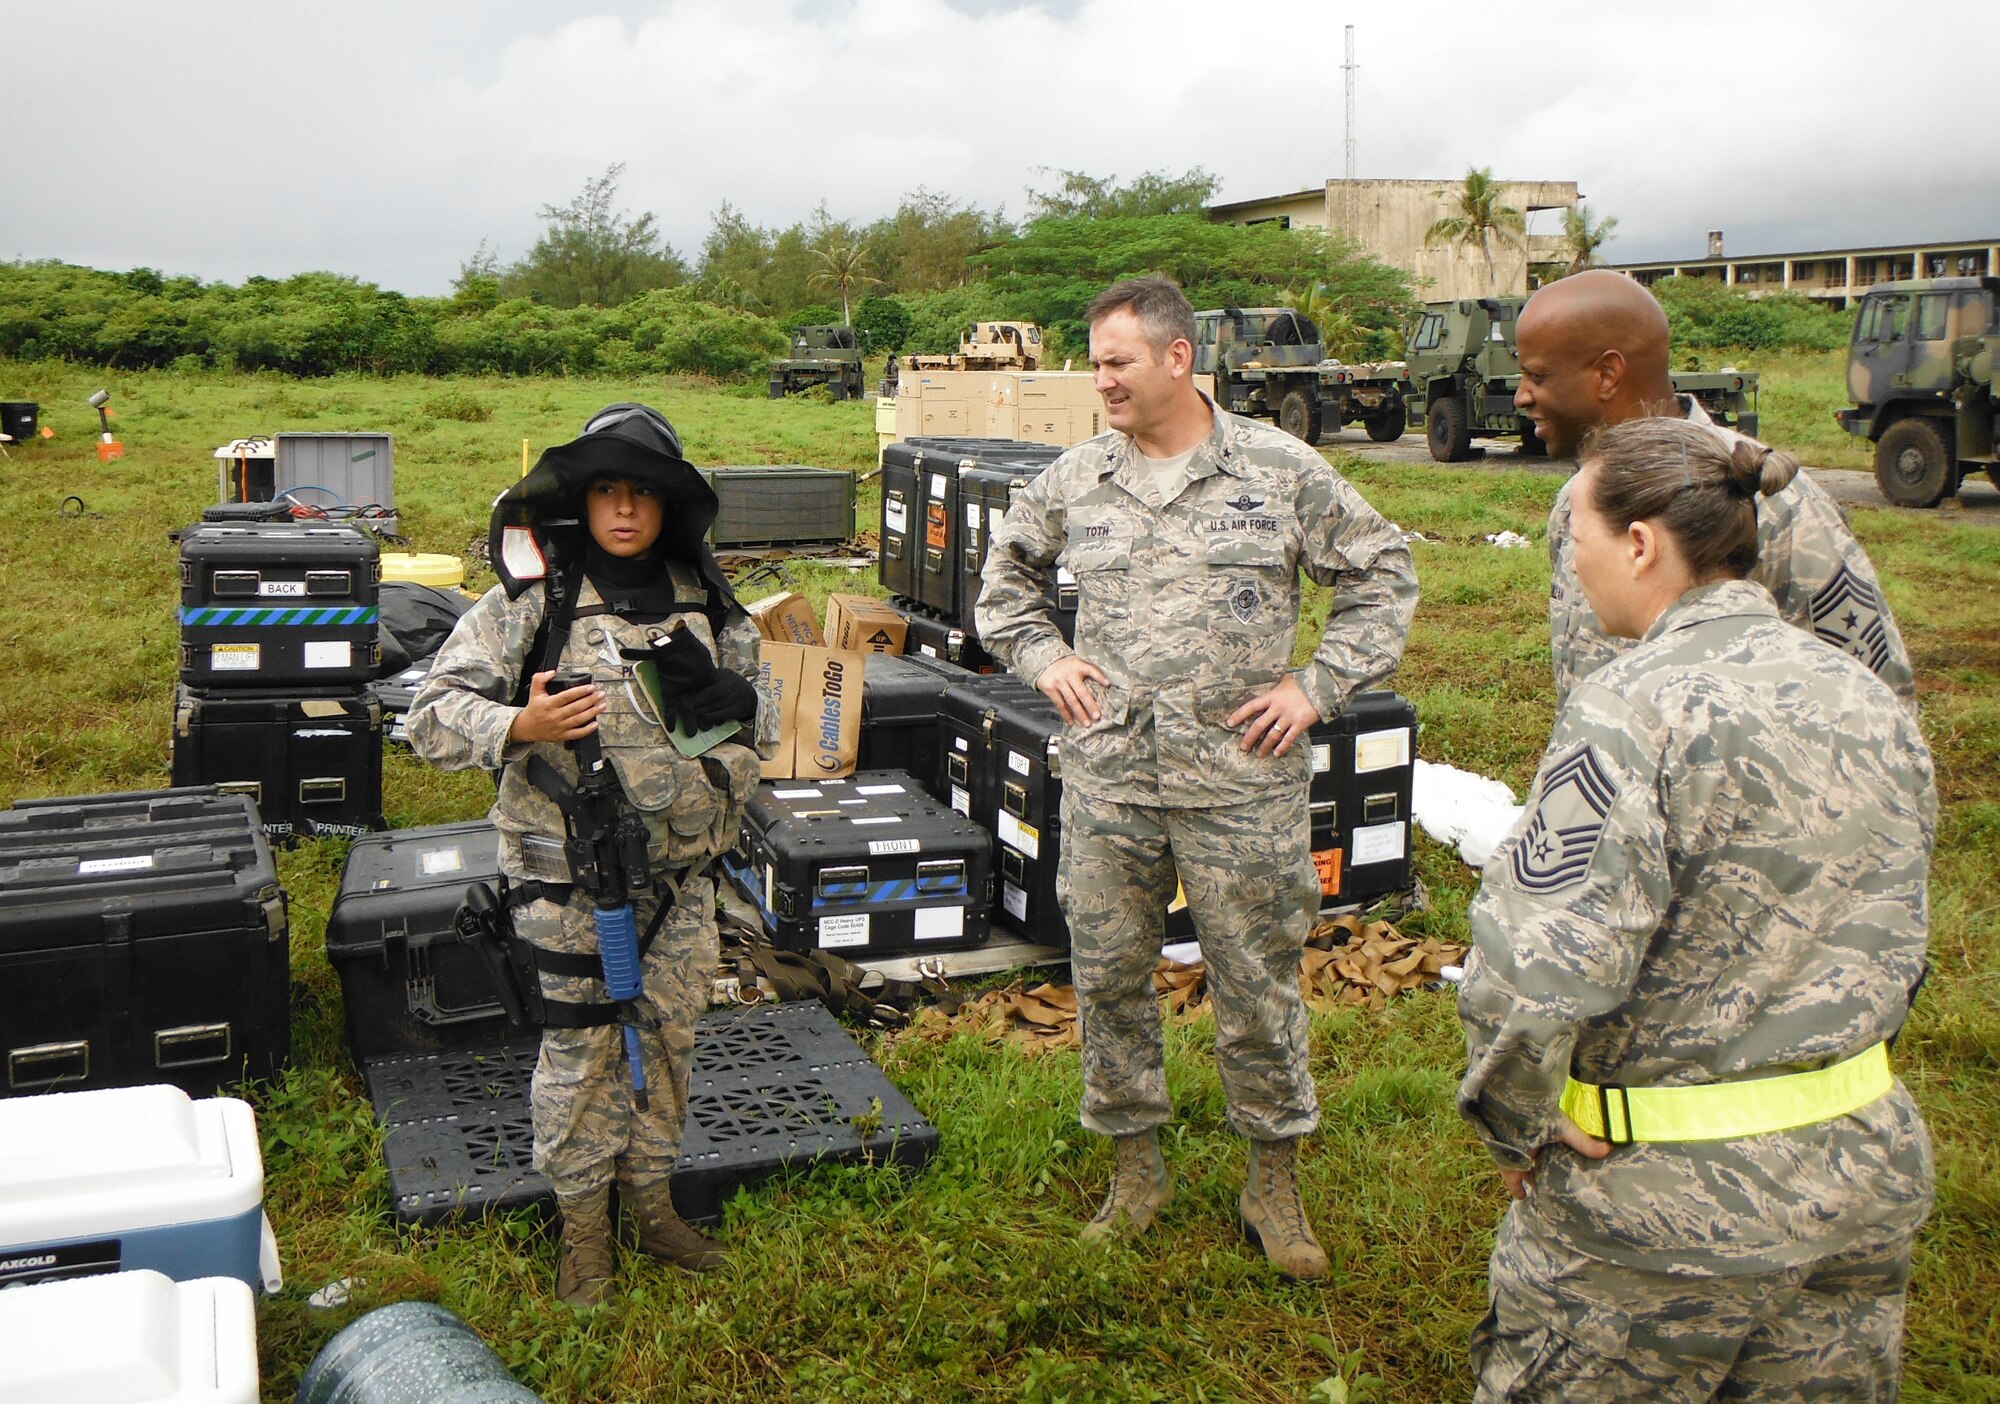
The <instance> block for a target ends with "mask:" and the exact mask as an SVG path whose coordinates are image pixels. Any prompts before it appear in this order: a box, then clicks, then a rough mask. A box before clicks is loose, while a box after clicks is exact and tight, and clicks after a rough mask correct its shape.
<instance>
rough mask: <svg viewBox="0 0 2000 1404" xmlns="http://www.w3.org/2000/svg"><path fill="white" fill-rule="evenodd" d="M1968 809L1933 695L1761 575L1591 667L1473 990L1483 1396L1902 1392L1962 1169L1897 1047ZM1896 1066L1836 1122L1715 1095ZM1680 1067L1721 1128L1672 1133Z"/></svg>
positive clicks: (1494, 898)
mask: <svg viewBox="0 0 2000 1404" xmlns="http://www.w3.org/2000/svg"><path fill="white" fill-rule="evenodd" d="M1765 500H1769V499H1765ZM1936 822H1937V796H1936V791H1935V788H1934V785H1933V777H1932V770H1931V761H1930V755H1929V752H1928V751H1927V750H1926V748H1925V745H1924V742H1923V738H1922V737H1921V735H1920V734H1919V733H1918V730H1917V727H1916V723H1915V721H1914V720H1913V719H1912V718H1911V716H1910V714H1909V712H1908V711H1907V710H1906V709H1905V708H1904V707H1902V706H1901V705H1899V703H1898V700H1897V699H1896V698H1895V697H1894V696H1893V694H1891V692H1890V691H1889V689H1888V688H1887V687H1886V686H1885V685H1883V684H1882V682H1881V681H1880V680H1879V679H1877V678H1876V677H1874V676H1873V675H1872V674H1870V673H1869V672H1868V671H1867V670H1866V669H1865V668H1863V667H1862V666H1861V665H1860V664H1859V663H1858V662H1857V661H1855V660H1854V659H1852V658H1850V657H1849V656H1847V655H1846V654H1844V653H1842V652H1839V651H1836V650H1835V649H1834V648H1832V647H1830V646H1828V645H1827V644H1824V643H1822V642H1819V641H1817V640H1815V639H1813V638H1811V637H1809V636H1808V635H1807V634H1805V633H1804V632H1803V631H1801V630H1799V629H1796V628H1793V627H1790V626H1789V625H1788V624H1786V623H1785V622H1783V621H1782V620H1781V619H1780V616H1779V613H1778V610H1777V609H1776V607H1775V605H1774V604H1773V602H1772V600H1771V597H1770V595H1769V594H1768V592H1766V591H1765V590H1764V589H1763V588H1762V587H1761V586H1759V585H1756V584H1754V583H1751V582H1748V581H1743V580H1724V581H1719V582H1716V583H1711V584H1707V585H1702V586H1697V587H1696V588H1694V589H1692V590H1689V591H1688V592H1687V593H1685V594H1683V595H1682V596H1681V597H1680V598H1679V601H1678V602H1677V603H1675V604H1672V605H1670V606H1668V607H1667V608H1666V611H1665V612H1664V613H1663V614H1661V615H1660V616H1659V617H1658V618H1657V620H1656V621H1655V622H1654V623H1653V624H1652V626H1651V627H1650V628H1649V629H1647V630H1646V631H1645V637H1644V639H1643V640H1642V641H1640V642H1638V643H1636V644H1635V645H1634V646H1632V647H1631V648H1629V649H1628V650H1626V651H1624V652H1622V653H1621V654H1620V655H1619V656H1618V657H1617V658H1616V659H1614V660H1613V661H1611V662H1609V663H1607V664H1605V665H1604V666H1603V667H1602V668H1600V669H1598V670H1597V671H1596V672H1594V673H1592V674H1591V675H1590V676H1589V677H1588V678H1585V679H1584V680H1582V681H1581V682H1580V683H1578V685H1577V687H1576V689H1575V691H1574V692H1573V693H1572V694H1571V696H1570V699H1569V702H1568V704H1567V705H1566V706H1565V708H1564V709H1563V712H1562V715H1561V716H1560V717H1559V718H1558V720H1557V723H1556V728H1555V733H1554V735H1553V736H1552V737H1551V738H1550V741H1549V746H1548V750H1547V752H1546V753H1545V755H1544V759H1543V762H1542V766H1541V771H1540V774H1539V775H1538V776H1537V778H1536V782H1535V786H1534V790H1533V792H1532V794H1531V796H1530V798H1529V802H1528V805H1527V807H1526V810H1525V811H1524V813H1523V815H1522V818H1521V820H1520V821H1519V822H1517V824H1516V825H1515V827H1514V829H1513V831H1512V832H1511V833H1510V834H1509V835H1508V837H1507V839H1506V840H1505V841H1504V842H1503V843H1502V845H1501V846H1500V847H1499V848H1498V849H1497V850H1496V851H1495V853H1494V855H1493V857H1492V859H1491V860H1490V861H1489V862H1488V863H1487V865H1486V870H1485V874H1484V878H1483V883H1482V886H1481V888H1480V893H1479V896H1478V898H1477V899H1476V900H1475V902H1474V903H1473V906H1472V909H1471V925H1472V934H1473V940H1474V950H1473V952H1472V954H1471V955H1470V957H1469V958H1468V960H1467V962H1466V968H1465V980H1464V984H1463V987H1462V989H1461V993H1460V998H1459V1013H1460V1017H1461V1018H1462V1019H1463V1021H1464V1023H1465V1027H1466V1034H1467V1046H1468V1063H1469V1067H1468V1071H1467V1073H1466V1075H1465V1079H1464V1081H1463V1083H1462V1084H1461V1086H1460V1088H1459V1094H1458V1102H1459V1110H1460V1111H1461V1113H1462V1114H1463V1115H1464V1116H1465V1118H1466V1120H1467V1121H1468V1122H1470V1123H1471V1125H1472V1127H1473V1128H1474V1130H1475V1131H1476V1132H1477V1133H1478V1134H1479V1136H1480V1138H1481V1140H1482V1141H1483V1142H1484V1143H1485V1145H1486V1146H1487V1148H1488V1149H1489V1150H1490V1151H1491V1152H1492V1154H1493V1157H1494V1159H1495V1160H1496V1161H1497V1162H1498V1164H1499V1166H1500V1168H1501V1170H1502V1173H1503V1174H1504V1175H1505V1176H1506V1177H1507V1179H1508V1182H1509V1185H1510V1187H1511V1188H1513V1189H1514V1191H1515V1194H1516V1196H1517V1197H1516V1200H1515V1202H1514V1203H1513V1204H1512V1206H1511V1208H1510V1209H1509V1211H1508V1214H1507V1217H1506V1218H1505V1220H1504V1221H1503V1222H1502V1224H1501V1227H1500V1232H1499V1236H1498V1241H1497V1242H1496V1244H1495V1247H1494V1251H1493V1259H1492V1283H1491V1300H1492V1309H1491V1310H1490V1311H1489V1312H1488V1314H1487V1316H1486V1318H1485V1319H1484V1320H1483V1321H1482V1322H1481V1323H1480V1325H1479V1326H1478V1328H1477V1329H1476V1330H1475V1332H1474V1335H1473V1363H1474V1366H1475V1369H1477V1370H1478V1371H1479V1373H1480V1390H1479V1394H1478V1399H1479V1401H1481V1402H1482V1404H1498V1401H1503V1400H1506V1401H1559V1400H1561V1401H1585V1402H1586V1404H1596V1401H1610V1400H1646V1401H1658V1404H1671V1402H1672V1401H1680V1400H1708V1399H1711V1398H1715V1397H1726V1398H1730V1399H1771V1400H1779V1399H1784V1400H1791V1399H1799V1398H1815V1399H1820V1398H1823V1399H1839V1400H1863V1399H1867V1400H1888V1399H1892V1398H1894V1396H1895V1389H1896V1379H1897V1369H1898V1353H1899V1350H1900V1344H1901V1333H1902V1321H1903V1295H1904V1288H1905V1286H1906V1284H1907V1282H1908V1279H1909V1273H1910V1251H1911V1243H1912V1240H1913V1238H1914V1235H1915V1233H1916V1230H1917V1228H1918V1226H1919V1225H1920V1224H1921V1223H1922V1222H1923V1220H1924V1218H1925V1216H1926V1214H1927V1213H1928V1212H1929V1209H1930V1205H1931V1199H1932V1164H1931V1152H1930V1144H1929V1138H1928V1135H1927V1133H1926V1131H1925V1127H1924V1123H1923V1118H1922V1116H1921V1115H1920V1114H1919V1112H1918V1110H1917V1107H1916V1104H1915V1102H1914V1101H1913V1100H1912V1099H1911V1097H1910V1095H1909V1093H1908V1092H1907V1091H1906V1090H1905V1089H1904V1088H1903V1086H1902V1084H1901V1083H1900V1082H1897V1081H1895V1080H1894V1079H1893V1078H1892V1077H1891V1076H1890V1075H1889V1073H1888V1071H1887V1063H1886V1060H1885V1059H1884V1055H1883V1053H1882V1048H1881V1046H1882V1045H1883V1044H1884V1042H1885V1041H1886V1040H1888V1039H1889V1038H1891V1037H1893V1036H1894V1035H1895V1033H1896V1032H1897V1030H1898V1029H1899V1028H1900V1027H1901V1026H1902V1023H1903V1020H1904V1018H1905V1016H1906V1015H1907V1013H1908V1011H1909V1005H1910V1000H1911V998H1912V995H1913V993H1914V990H1915V989H1916V987H1917V985H1918V984H1919V983H1920V981H1921V978H1922V974H1923V971H1924V969H1925V957H1924V948H1925V942H1926V937H1927V931H1928V908H1927V899H1926V888H1925V884H1926V879H1927V875H1928V871H1929V859H1930V852H1931V844H1932V839H1933V837H1934V834H1935V830H1936ZM1871 1058H1875V1059H1884V1060H1883V1061H1881V1062H1880V1063H1879V1067H1878V1068H1877V1070H1876V1071H1877V1075H1876V1076H1875V1077H1874V1079H1873V1081H1872V1082H1870V1081H1867V1080H1860V1079H1858V1078H1857V1086H1859V1088H1860V1090H1859V1093H1858V1095H1849V1097H1848V1099H1847V1100H1846V1101H1844V1102H1836V1103H1835V1104H1834V1105H1836V1106H1844V1107H1846V1108H1847V1110H1845V1111H1837V1112H1827V1111H1826V1108H1825V1107H1823V1106H1822V1107H1819V1108H1817V1109H1816V1111H1815V1112H1809V1113H1807V1114H1808V1115H1809V1116H1810V1115H1814V1114H1822V1115H1821V1119H1818V1120H1813V1121H1810V1123H1809V1124H1799V1121H1798V1119H1797V1116H1796V1114H1794V1116H1793V1117H1792V1118H1791V1119H1789V1120H1787V1119H1785V1118H1783V1117H1779V1118H1775V1119H1773V1122H1772V1124H1777V1125H1781V1126H1784V1127H1786V1128H1787V1129H1777V1130H1762V1129H1746V1128H1748V1127H1749V1126H1750V1123H1751V1120H1753V1119H1754V1118H1753V1117H1749V1116H1746V1114H1745V1113H1744V1112H1743V1110H1742V1107H1741V1106H1740V1105H1735V1104H1731V1105H1728V1106H1726V1107H1724V1108H1718V1107H1717V1105H1716V1102H1715V1100H1714V1099H1713V1098H1710V1099H1708V1100H1707V1101H1703V1100H1701V1098H1702V1094H1703V1093H1706V1092H1708V1091H1710V1090H1712V1089H1711V1088H1709V1087H1707V1086H1705V1085H1706V1084H1722V1083H1730V1084H1737V1086H1736V1087H1735V1088H1733V1089H1729V1090H1731V1091H1734V1092H1737V1093H1741V1092H1745V1091H1748V1092H1749V1093H1751V1095H1752V1096H1753V1097H1757V1098H1759V1099H1760V1100H1758V1101H1757V1102H1756V1115H1757V1116H1766V1117H1768V1116H1769V1111H1770V1108H1771V1107H1773V1106H1777V1105H1783V1103H1782V1102H1781V1100H1779V1099H1780V1098H1782V1095H1783V1094H1782V1093H1777V1094H1774V1093H1772V1092H1770V1091H1767V1090H1763V1089H1757V1088H1755V1087H1753V1086H1751V1084H1752V1083H1753V1082H1754V1081H1756V1080H1762V1079H1774V1078H1779V1077H1783V1076H1785V1075H1788V1074H1795V1073H1800V1072H1807V1071H1810V1070H1814V1069H1820V1068H1826V1067H1831V1066H1834V1065H1842V1064H1845V1065H1846V1068H1845V1070H1844V1071H1845V1072H1854V1071H1855V1070H1857V1069H1860V1068H1862V1067H1864V1066H1867V1065H1868V1064H1869V1060H1870V1059H1871ZM1849 1060H1853V1061H1852V1062H1851V1063H1850V1062H1849ZM1842 1075H1843V1074H1835V1076H1842ZM1572 1077H1574V1078H1575V1079H1576V1084H1572V1083H1571V1082H1570V1078H1572ZM1600 1088H1603V1089H1611V1090H1609V1091H1606V1092H1604V1093H1603V1094H1602V1096H1601V1097H1599V1096H1598V1095H1597V1093H1596V1091H1595V1089H1600ZM1625 1088H1631V1089H1635V1091H1634V1092H1633V1093H1632V1101H1631V1102H1627V1101H1626V1100H1625V1099H1624V1095H1623V1094H1622V1092H1621V1091H1620V1090H1618V1089H1625ZM1661 1088H1664V1089H1669V1090H1670V1091H1671V1090H1684V1091H1688V1092H1692V1093H1694V1094H1695V1096H1694V1098H1693V1107H1692V1115H1693V1118H1694V1122H1693V1124H1692V1125H1690V1126H1684V1127H1679V1128H1676V1129H1675V1130H1673V1131H1671V1132H1667V1133H1666V1134H1662V1133H1661V1132H1660V1131H1659V1130H1658V1129H1656V1128H1657V1127H1659V1126H1660V1125H1661V1123H1658V1122H1651V1123H1649V1120H1648V1118H1649V1116H1653V1115H1656V1113H1655V1112H1654V1111H1653V1110H1652V1109H1651V1108H1649V1107H1648V1106H1647V1105H1645V1103H1644V1098H1645V1097H1646V1095H1647V1093H1648V1092H1650V1091H1651V1090H1652V1089H1661ZM1566 1091H1567V1092H1570V1093H1571V1094H1572V1095H1573V1096H1575V1098H1576V1100H1574V1101H1565V1100H1564V1098H1565V1093H1566ZM1634 1103H1636V1104H1637V1109H1636V1110H1629V1111H1628V1110H1627V1109H1628V1108H1629V1107H1631V1106H1632V1105H1633V1104H1634ZM1704 1109H1705V1110H1704ZM1566 1112H1573V1113H1574V1114H1575V1117H1576V1118H1577V1120H1572V1119H1571V1117H1570V1116H1569V1115H1566ZM1729 1116H1735V1117H1737V1118H1739V1119H1738V1120H1736V1121H1735V1122H1734V1123H1728V1122H1726V1121H1724V1120H1717V1118H1726V1117H1729ZM1579 1121H1581V1122H1585V1123H1590V1124H1589V1125H1587V1126H1582V1127H1580V1126H1579V1124H1578V1122H1579ZM1627 1133H1629V1135H1630V1136H1631V1137H1634V1138H1636V1139H1632V1140H1626V1139H1625V1135H1626V1134H1627ZM1737 1133H1740V1134H1737ZM1600 1134H1606V1135H1612V1136H1615V1137H1618V1139H1619V1140H1620V1142H1621V1143H1620V1144H1618V1145H1617V1146H1616V1147H1615V1148H1614V1147H1613V1146H1612V1145H1610V1144H1608V1143H1606V1142H1605V1141H1604V1140H1601V1139H1598V1137H1599V1135H1600ZM1718 1391H1721V1393H1720V1395H1718Z"/></svg>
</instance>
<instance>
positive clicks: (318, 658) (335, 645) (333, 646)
mask: <svg viewBox="0 0 2000 1404" xmlns="http://www.w3.org/2000/svg"><path fill="white" fill-rule="evenodd" d="M306 666H307V667H308V668H351V667H353V666H354V645H353V644H351V643H349V642H348V641H347V640H346V639H308V640H307V641H306Z"/></svg>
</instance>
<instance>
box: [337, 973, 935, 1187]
mask: <svg viewBox="0 0 2000 1404" xmlns="http://www.w3.org/2000/svg"><path fill="white" fill-rule="evenodd" d="M536 1048H537V1041H536V1039H535V1038H534V1037H533V1036H532V1035H525V1036H521V1037H517V1038H514V1039H512V1040H510V1041H508V1042H506V1043H503V1044H500V1045H497V1046H495V1047H493V1048H488V1049H463V1050H450V1051H444V1052H437V1053H422V1054H397V1055H393V1056H388V1057H382V1058H371V1059H369V1060H368V1061H367V1062H366V1063H364V1064H363V1067H362V1072H363V1075H364V1076H365V1077H366V1079H367V1082H368V1097H369V1100H370V1101H371V1102H373V1103H374V1105H375V1118H376V1120H377V1121H378V1122H379V1123H381V1125H382V1126H383V1128H384V1134H383V1152H384V1158H385V1159H386V1160H387V1161H388V1166H389V1193H390V1197H391V1199H392V1201H393V1203H394V1210H395V1215H396V1219H397V1221H398V1222H400V1223H406V1224H437V1223H442V1222H445V1221H446V1220H449V1219H453V1218H460V1217H467V1218H470V1217H477V1216H479V1215H482V1214H487V1213H492V1212H495V1211H507V1210H513V1209H521V1208H529V1207H534V1208H542V1209H547V1208H548V1207H550V1206H551V1205H552V1204H553V1199H554V1196H553V1195H552V1194H551V1192H550V1190H549V1186H548V1182H547V1181H546V1180H544V1179H543V1178H542V1177H541V1176H540V1175H538V1174H536V1173H535V1171H534V1169H533V1166H532V1154H533V1142H534V1130H533V1126H532V1124H531V1121H530V1117H529V1112H528V1083H529V1080H530V1078H531V1077H532V1076H533V1074H534V1069H535V1057H536ZM878 1099H879V1101H880V1112H879V1114H878V1113H877V1110H876V1103H877V1100H878ZM688 1103H689V1105H688V1124H687V1129H686V1131H685V1133H684V1134H683V1136H682V1139H681V1157H680V1163H679V1164H678V1166H677V1167H676V1168H675V1172H674V1181H673V1188H674V1202H675V1204H676V1205H677V1206H678V1207H679V1209H680V1211H681V1213H682V1215H684V1216H685V1217H687V1218H689V1219H692V1220H696V1221H698V1222H705V1223H713V1222H714V1221H716V1220H717V1219H720V1218H721V1217H722V1204H723V1201H724V1200H725V1199H727V1198H728V1197H729V1195H730V1194H732V1193H733V1192H734V1191H735V1190H736V1188H737V1187H738V1186H739V1185H748V1184H755V1183H757V1182H758V1181H760V1180H763V1179H765V1178H767V1177H769V1176H771V1175H774V1174H776V1173H777V1172H778V1171H780V1170H784V1169H788V1168H802V1167H804V1166H807V1165H811V1164H814V1163H816V1162H818V1161H822V1160H830V1161H837V1162H839V1161H868V1162H872V1163H876V1164H893V1165H898V1166H901V1167H903V1168H905V1169H908V1170H915V1169H917V1168H918V1167H920V1166H922V1165H923V1164H924V1162H925V1161H927V1160H929V1159H930V1157H931V1155H932V1154H933V1153H935V1152H936V1150H937V1145H938V1133H937V1128H936V1127H935V1126H933V1125H931V1124H930V1123H929V1122H928V1121H926V1120H925V1119H924V1118H923V1117H922V1116H921V1115H920V1114H919V1113H918V1112H917V1109H916V1108H915V1107H913V1106H911V1105H910V1102H909V1099H908V1098H906V1097H904V1096H903V1094H902V1093H901V1092H899V1091H897V1090H896V1087H895V1084H893V1083H892V1082H890V1081H889V1079H888V1076H887V1075H886V1074H884V1073H883V1071H882V1070H881V1068H880V1067H878V1066H877V1065H876V1064H875V1062H874V1061H873V1060H872V1059H870V1058H869V1057H868V1055H867V1054H866V1053H865V1052H863V1051H862V1049H861V1046H860V1045H859V1044H857V1043H856V1042H855V1041H854V1040H853V1038H851V1037H850V1036H849V1035H848V1034H847V1032H846V1031H845V1030H844V1029H842V1028H841V1027H840V1025H839V1024H838V1023H837V1022H835V1020H834V1017H833V1015H832V1014H830V1013H828V1012H827V1009H826V1006H825V1005H822V1004H819V1003H816V1002H799V1003H793V1004H776V1005H758V1006H755V1007H752V1008H749V1009H741V1010H724V1011H720V1012H717V1013H713V1014H709V1015H707V1016H705V1017H704V1018H703V1019H702V1020H701V1022H700V1024H699V1025H698V1026H697V1028H696V1031H695V1052H694V1072H693V1077H692V1085H691V1087H690V1089H689V1097H688ZM863 1126H866V1127H867V1128H869V1129H868V1130H867V1131H866V1133H865V1134H864V1132H863V1130H862V1129H861V1128H862V1127H863Z"/></svg>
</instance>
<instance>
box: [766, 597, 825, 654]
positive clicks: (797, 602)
mask: <svg viewBox="0 0 2000 1404" xmlns="http://www.w3.org/2000/svg"><path fill="white" fill-rule="evenodd" d="M747 608H748V609H749V611H750V618H751V619H752V620H753V621H754V622H755V623H756V625H757V632H758V633H760V634H762V635H763V636H764V637H765V638H767V639H771V640H773V641H775V642H777V643H791V644H807V645H809V646H812V647H819V646H821V645H823V644H825V642H826V638H825V636H824V635H822V634H821V633H820V631H819V619H818V617H817V616H815V615H814V614H813V607H812V601H811V600H808V599H807V598H806V597H805V596H804V595H801V594H799V593H798V592H796V591H794V590H780V591H779V592H778V593H777V594H775V595H772V596H771V597H770V598H769V599H762V600H759V601H757V603H755V604H753V605H750V606H747Z"/></svg>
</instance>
